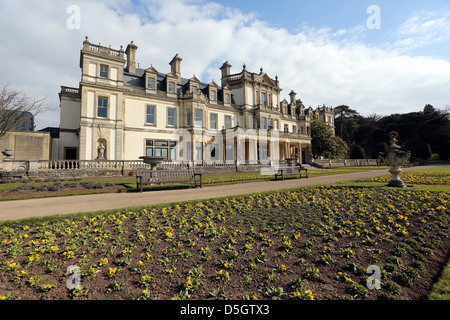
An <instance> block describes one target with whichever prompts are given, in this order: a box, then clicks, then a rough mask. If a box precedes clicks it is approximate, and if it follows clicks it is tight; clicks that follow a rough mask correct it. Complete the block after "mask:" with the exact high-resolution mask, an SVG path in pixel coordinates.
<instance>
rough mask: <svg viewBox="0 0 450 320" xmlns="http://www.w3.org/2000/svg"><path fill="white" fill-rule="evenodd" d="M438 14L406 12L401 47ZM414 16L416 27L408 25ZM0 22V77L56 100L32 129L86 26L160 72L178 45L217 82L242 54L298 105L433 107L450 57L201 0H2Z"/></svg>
mask: <svg viewBox="0 0 450 320" xmlns="http://www.w3.org/2000/svg"><path fill="white" fill-rule="evenodd" d="M73 4H74V5H77V6H79V7H80V12H81V29H80V30H76V29H75V30H69V29H68V28H67V27H66V20H67V18H68V17H69V15H68V14H67V13H66V9H67V7H68V6H69V5H73ZM446 23H448V19H447V18H446V19H444V20H440V19H434V20H432V19H428V20H426V19H425V20H414V18H412V17H411V18H410V19H409V20H408V21H407V22H405V23H404V24H403V25H402V26H401V28H400V29H399V30H398V32H399V33H398V34H399V35H401V37H402V39H403V41H404V42H405V45H408V46H409V45H412V44H414V41H416V42H417V41H431V40H429V39H428V40H427V39H426V37H427V35H428V34H429V33H434V32H437V30H439V28H441V27H440V26H442V25H445V24H446ZM418 25H421V26H422V27H421V28H419V27H417V28H416V29H414V28H412V29H408V27H407V26H418ZM0 29H1V30H8V32H3V31H2V33H1V34H0V41H1V43H2V45H3V47H2V50H1V51H0V59H1V61H2V62H3V63H2V64H1V65H0V82H10V85H11V87H13V88H16V89H20V90H24V91H26V92H27V93H29V94H30V95H33V96H36V97H42V96H47V97H48V99H49V102H51V104H52V105H53V106H54V107H55V108H56V110H55V112H52V113H47V114H45V115H43V116H40V117H39V119H37V127H38V129H40V128H42V127H44V126H58V125H59V108H58V105H59V101H58V92H59V87H60V86H61V85H65V86H77V85H78V82H79V80H80V69H79V54H80V49H81V47H82V41H83V40H84V36H85V35H87V36H89V40H90V41H91V42H93V43H98V42H100V43H101V44H102V45H111V46H112V47H113V48H119V46H120V45H123V47H124V49H125V47H126V45H127V44H128V43H129V42H130V41H131V40H133V41H134V42H135V43H136V45H137V46H138V47H139V48H138V50H137V62H139V64H140V67H141V68H147V67H149V66H150V64H152V65H153V66H154V67H155V68H156V69H157V70H159V71H160V72H168V71H169V65H168V63H169V61H170V60H171V59H172V57H173V56H174V55H175V54H176V53H178V54H179V55H180V56H181V57H182V58H183V62H182V65H181V71H182V75H183V76H184V77H188V78H189V77H191V76H192V75H193V74H195V75H196V76H197V77H199V78H202V79H201V80H203V81H206V82H210V81H211V80H212V79H214V81H216V83H220V70H219V67H220V66H221V65H222V63H223V62H224V61H227V60H228V61H229V63H230V64H232V65H233V68H232V72H240V71H241V70H242V64H243V63H246V65H247V69H248V70H250V71H254V72H259V68H260V67H263V68H264V71H265V72H267V73H268V74H269V76H271V77H272V78H274V77H275V75H278V76H279V80H280V85H281V87H282V88H283V89H284V90H283V97H288V94H289V92H290V91H291V90H292V89H294V90H295V91H296V92H297V93H298V95H297V97H298V98H301V99H302V100H303V102H304V103H305V105H312V106H313V107H314V106H317V105H319V104H320V105H321V104H323V103H325V104H327V105H332V106H337V105H339V104H347V105H350V106H351V107H352V108H354V109H356V110H358V111H359V112H360V113H361V114H370V113H378V114H390V113H393V112H400V113H401V112H410V111H417V110H420V109H421V108H423V106H424V105H425V104H427V103H430V104H432V105H434V106H435V107H438V108H443V107H444V106H445V105H447V104H449V103H450V101H449V98H448V94H447V91H448V88H449V86H450V77H449V76H448V75H449V74H450V63H449V62H448V61H444V60H439V59H433V58H426V57H408V56H406V55H402V54H400V53H398V51H395V50H393V49H392V48H390V49H386V48H385V49H382V48H378V49H376V48H375V49H374V48H371V47H369V46H367V45H365V44H364V43H362V42H361V41H360V40H359V39H360V37H359V35H360V34H361V33H363V30H362V29H361V28H360V27H356V28H354V29H350V30H344V29H341V30H332V29H330V28H323V29H315V28H313V27H310V26H307V25H305V26H304V27H303V29H302V31H301V32H298V33H295V34H293V33H291V32H289V31H287V30H285V29H282V28H274V27H271V26H270V25H269V24H268V23H266V22H264V21H260V20H258V19H256V18H255V16H254V15H252V14H246V13H243V12H241V11H240V10H238V9H233V8H227V7H224V6H222V5H219V4H216V3H208V2H205V1H202V0H194V1H182V0H174V1H156V0H152V1H146V2H144V1H142V2H139V3H138V4H137V5H132V3H131V1H120V0H116V1H114V2H110V1H108V2H106V3H105V2H100V1H51V2H50V1H44V2H36V1H13V0H11V1H6V2H2V3H0ZM423 30H428V31H427V32H423ZM417 37H418V38H417ZM409 38H411V40H408V39H409ZM417 39H419V40H417ZM434 39H435V38H434ZM408 41H411V43H408ZM398 44H399V43H397V44H396V45H398ZM283 97H282V98H283Z"/></svg>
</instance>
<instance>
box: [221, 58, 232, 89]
mask: <svg viewBox="0 0 450 320" xmlns="http://www.w3.org/2000/svg"><path fill="white" fill-rule="evenodd" d="M220 70H222V87H224V86H225V85H226V84H227V76H229V75H230V73H231V64H229V63H228V61H225V62H224V63H223V65H222V66H221V67H220Z"/></svg>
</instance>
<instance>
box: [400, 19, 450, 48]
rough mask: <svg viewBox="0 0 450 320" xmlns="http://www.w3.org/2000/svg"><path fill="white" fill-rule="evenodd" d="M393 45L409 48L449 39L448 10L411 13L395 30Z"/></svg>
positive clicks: (449, 21)
mask: <svg viewBox="0 0 450 320" xmlns="http://www.w3.org/2000/svg"><path fill="white" fill-rule="evenodd" d="M394 35H395V36H397V37H398V40H397V41H396V42H394V43H393V46H394V47H397V49H401V50H410V49H415V48H419V47H423V46H429V45H431V44H434V43H438V42H443V41H448V40H449V39H450V12H433V11H418V12H414V13H412V14H411V15H410V16H409V17H408V19H407V20H406V21H405V22H404V23H402V24H401V25H400V26H399V27H398V28H397V29H396V30H395V31H394Z"/></svg>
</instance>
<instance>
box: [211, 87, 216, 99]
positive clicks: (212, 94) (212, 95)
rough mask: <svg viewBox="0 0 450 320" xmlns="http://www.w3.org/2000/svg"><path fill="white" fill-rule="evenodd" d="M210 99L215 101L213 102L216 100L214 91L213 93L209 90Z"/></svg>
mask: <svg viewBox="0 0 450 320" xmlns="http://www.w3.org/2000/svg"><path fill="white" fill-rule="evenodd" d="M210 99H211V100H212V101H215V100H216V91H214V90H211V91H210Z"/></svg>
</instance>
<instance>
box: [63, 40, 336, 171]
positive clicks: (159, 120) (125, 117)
mask: <svg viewBox="0 0 450 320" xmlns="http://www.w3.org/2000/svg"><path fill="white" fill-rule="evenodd" d="M137 49H138V47H137V45H135V44H134V42H133V41H132V42H131V43H130V44H129V45H128V46H127V47H126V49H125V51H124V50H123V47H122V46H121V47H120V49H119V50H117V49H112V48H110V47H104V46H101V45H94V44H92V43H90V42H89V40H88V39H87V37H86V40H85V41H84V42H83V48H82V49H81V52H80V68H81V81H80V83H79V86H78V88H70V87H61V92H60V94H59V96H60V102H61V105H60V107H61V124H60V137H59V140H60V141H59V151H58V154H57V157H58V159H79V160H95V159H101V158H103V159H105V160H133V159H138V158H139V157H140V156H143V155H150V156H164V157H166V158H167V159H168V160H171V161H175V162H177V161H185V162H186V161H187V162H192V163H196V164H198V163H202V162H205V161H213V162H224V163H229V164H230V163H231V164H232V163H235V162H236V161H238V162H241V163H242V164H249V163H250V164H259V163H261V161H264V160H274V159H275V158H276V159H278V160H284V159H286V158H297V159H298V161H299V162H301V163H305V162H309V161H310V160H311V158H310V147H311V136H310V122H311V119H312V118H313V117H314V116H318V117H320V118H322V119H323V120H324V121H326V122H327V123H328V124H329V125H330V127H331V129H332V130H334V113H333V109H332V108H329V107H326V106H323V107H318V108H317V109H313V108H311V107H305V106H304V104H303V102H302V101H301V100H300V99H298V98H297V94H296V93H295V92H294V91H293V90H292V91H291V92H290V94H289V96H290V101H287V100H286V99H283V100H282V101H280V94H281V92H282V89H281V88H280V83H279V80H278V77H277V76H275V78H274V79H273V78H271V77H270V76H269V75H268V74H266V73H265V72H264V71H263V69H262V68H261V69H260V72H259V73H254V72H250V71H248V70H247V69H246V66H245V65H244V66H243V68H242V70H241V71H240V72H238V73H234V74H232V73H231V67H232V66H231V65H230V64H229V63H228V62H225V63H223V65H222V66H221V68H220V70H221V76H222V78H221V81H220V83H219V84H217V83H215V82H214V81H211V82H209V83H205V82H202V81H200V80H199V79H197V78H196V77H195V76H192V77H190V78H184V77H182V73H181V69H182V68H181V62H182V60H183V59H182V58H181V57H180V56H179V55H178V54H176V55H175V56H174V57H173V59H172V60H171V61H170V62H169V65H170V72H168V73H161V72H159V71H157V70H156V69H155V68H154V67H153V66H150V67H148V68H146V69H142V68H139V67H136V62H135V61H136V52H137ZM230 137H231V139H230ZM238 153H240V154H238ZM55 156H56V155H55ZM100 156H101V157H100Z"/></svg>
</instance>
